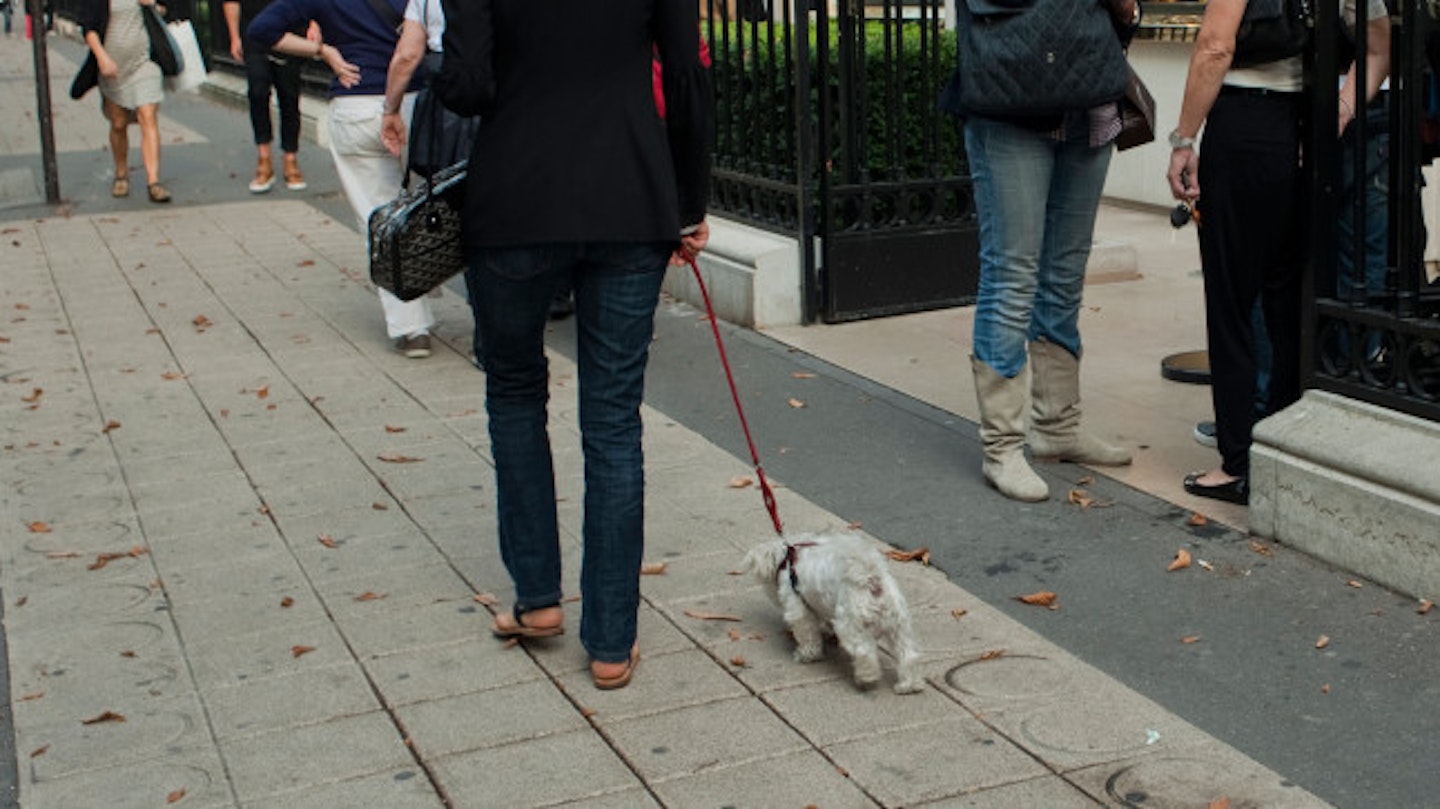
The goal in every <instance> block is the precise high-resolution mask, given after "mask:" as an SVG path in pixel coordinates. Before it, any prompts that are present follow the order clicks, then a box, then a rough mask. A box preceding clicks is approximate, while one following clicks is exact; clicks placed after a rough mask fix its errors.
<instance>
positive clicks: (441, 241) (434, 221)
mask: <svg viewBox="0 0 1440 809" xmlns="http://www.w3.org/2000/svg"><path fill="white" fill-rule="evenodd" d="M466 166H467V164H466V163H465V162H460V163H456V164H455V165H453V166H450V167H448V168H446V169H443V170H442V171H439V172H437V173H436V174H435V175H434V176H433V177H428V178H426V179H424V180H421V181H420V182H419V183H418V184H416V185H415V186H414V187H412V188H407V189H405V190H403V191H401V192H400V196H398V197H396V198H395V199H393V200H391V201H390V202H387V203H385V204H384V205H381V206H380V207H379V208H376V209H375V210H374V211H371V212H370V280H371V281H373V282H374V283H375V285H376V286H378V287H381V288H383V289H388V290H389V291H391V292H393V293H394V294H395V297H397V298H399V299H400V300H402V301H413V300H415V299H416V298H418V297H420V296H422V295H424V294H426V293H428V292H429V291H430V290H432V289H434V288H436V287H438V286H440V285H441V284H443V283H445V281H446V280H447V279H448V278H450V277H451V276H453V275H455V274H457V273H459V272H460V271H462V270H464V269H465V250H464V247H463V245H462V243H461V239H460V214H461V210H462V209H463V208H464V206H465V170H466Z"/></svg>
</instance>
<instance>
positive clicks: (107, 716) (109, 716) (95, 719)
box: [80, 711, 125, 725]
mask: <svg viewBox="0 0 1440 809" xmlns="http://www.w3.org/2000/svg"><path fill="white" fill-rule="evenodd" d="M124 721H125V717H124V716H123V715H121V714H118V713H115V712H114V711H106V712H105V713H102V714H100V715H99V716H92V717H90V718H89V719H81V720H80V724H82V725H98V724H100V723H102V722H124Z"/></svg>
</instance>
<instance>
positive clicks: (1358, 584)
mask: <svg viewBox="0 0 1440 809" xmlns="http://www.w3.org/2000/svg"><path fill="white" fill-rule="evenodd" d="M1345 586H1346V587H1354V588H1355V589H1356V590H1359V589H1360V588H1361V587H1364V586H1365V585H1364V584H1363V583H1361V582H1359V581H1356V580H1355V579H1351V580H1350V581H1347V582H1345Z"/></svg>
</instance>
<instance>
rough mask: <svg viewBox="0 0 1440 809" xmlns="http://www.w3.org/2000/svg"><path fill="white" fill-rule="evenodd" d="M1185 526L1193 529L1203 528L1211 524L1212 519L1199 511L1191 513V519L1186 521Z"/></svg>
mask: <svg viewBox="0 0 1440 809" xmlns="http://www.w3.org/2000/svg"><path fill="white" fill-rule="evenodd" d="M1185 524H1186V525H1188V526H1190V527H1192V528H1201V527H1203V526H1206V525H1209V524H1210V518H1208V517H1206V516H1205V515H1204V514H1201V513H1200V512H1198V511H1192V512H1190V519H1188V520H1186V521H1185Z"/></svg>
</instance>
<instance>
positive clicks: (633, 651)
mask: <svg viewBox="0 0 1440 809" xmlns="http://www.w3.org/2000/svg"><path fill="white" fill-rule="evenodd" d="M598 662H599V661H598V660H597V661H593V662H591V663H590V678H591V679H592V680H594V681H595V687H596V688H598V689H600V690H601V691H614V690H615V689H617V688H624V687H625V686H627V685H629V684H630V678H631V677H634V676H635V667H636V666H638V665H640V647H639V646H632V647H630V659H629V660H626V661H625V668H624V669H621V671H620V673H619V674H616V675H615V676H614V677H601V676H600V675H599V674H596V673H595V663H598Z"/></svg>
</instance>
